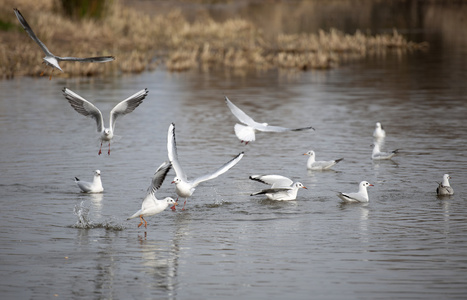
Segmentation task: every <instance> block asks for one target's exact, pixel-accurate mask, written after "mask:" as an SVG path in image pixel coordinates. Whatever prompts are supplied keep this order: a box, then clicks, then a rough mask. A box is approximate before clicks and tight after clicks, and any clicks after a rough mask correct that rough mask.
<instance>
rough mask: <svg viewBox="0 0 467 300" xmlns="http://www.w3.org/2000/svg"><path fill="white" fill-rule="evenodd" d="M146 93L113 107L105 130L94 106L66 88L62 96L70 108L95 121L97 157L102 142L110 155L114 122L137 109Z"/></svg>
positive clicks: (138, 93) (99, 114)
mask: <svg viewBox="0 0 467 300" xmlns="http://www.w3.org/2000/svg"><path fill="white" fill-rule="evenodd" d="M148 93H149V91H148V89H144V90H141V91H139V92H137V93H136V94H133V95H131V96H130V97H128V98H127V99H125V100H123V101H122V102H120V103H119V104H117V105H115V107H114V108H113V109H112V110H111V111H110V120H109V127H108V128H106V127H104V118H103V117H102V113H101V111H100V110H99V109H98V108H97V107H96V106H94V104H92V103H91V102H89V101H88V100H86V99H84V98H83V97H81V96H80V95H78V94H76V93H75V92H73V91H71V90H69V89H67V88H64V89H63V95H64V96H65V98H66V99H67V100H68V102H69V103H70V105H71V107H73V108H74V109H75V110H76V111H77V112H79V113H80V114H82V115H83V116H86V117H90V118H93V119H94V120H95V121H96V123H97V132H98V133H100V134H101V136H100V140H101V147H100V148H99V153H98V154H99V155H101V153H102V151H101V150H102V143H103V142H108V143H109V151H108V154H109V155H110V141H111V140H112V138H113V137H114V131H115V122H116V121H117V118H118V117H119V116H124V115H126V114H128V113H131V112H132V111H133V110H135V108H137V107H138V106H139V105H140V104H141V103H142V102H143V100H144V98H146V96H147V95H148Z"/></svg>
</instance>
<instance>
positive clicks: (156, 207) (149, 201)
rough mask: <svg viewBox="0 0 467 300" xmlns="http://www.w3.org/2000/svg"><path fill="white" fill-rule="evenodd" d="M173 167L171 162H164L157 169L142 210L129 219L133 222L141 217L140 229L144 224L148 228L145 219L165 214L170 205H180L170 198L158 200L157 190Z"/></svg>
mask: <svg viewBox="0 0 467 300" xmlns="http://www.w3.org/2000/svg"><path fill="white" fill-rule="evenodd" d="M171 166H172V165H171V163H170V162H164V163H162V164H161V165H160V166H159V168H157V170H156V173H155V174H154V177H153V178H152V181H151V185H150V186H149V188H148V191H147V193H146V197H145V198H144V200H143V203H142V204H141V209H140V210H138V211H137V212H135V213H134V214H133V215H132V216H131V217H129V218H128V219H127V220H131V219H133V218H137V217H139V219H140V220H141V222H140V223H139V225H138V228H139V227H141V225H143V222H144V228H148V222H146V220H145V219H144V217H149V216H153V215H155V214H158V213H160V212H163V211H164V210H165V209H166V208H167V207H168V206H169V205H170V204H173V205H174V206H175V205H178V203H177V202H175V200H174V199H172V198H170V197H166V198H164V199H162V200H158V199H157V198H156V192H157V190H159V188H160V187H161V185H162V183H163V182H164V179H165V177H166V176H167V173H169V171H170V168H171Z"/></svg>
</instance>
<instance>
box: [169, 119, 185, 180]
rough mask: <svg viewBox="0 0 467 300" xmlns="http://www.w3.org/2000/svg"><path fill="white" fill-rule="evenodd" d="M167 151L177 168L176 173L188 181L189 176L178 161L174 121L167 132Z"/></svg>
mask: <svg viewBox="0 0 467 300" xmlns="http://www.w3.org/2000/svg"><path fill="white" fill-rule="evenodd" d="M167 153H168V155H169V160H170V162H171V163H172V166H173V168H174V170H175V174H177V177H178V178H180V179H182V180H184V181H186V180H187V177H186V174H185V172H184V171H183V169H182V166H180V163H179V161H178V153H177V143H176V141H175V124H174V123H172V124H170V126H169V131H168V133H167Z"/></svg>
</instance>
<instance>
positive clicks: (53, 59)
mask: <svg viewBox="0 0 467 300" xmlns="http://www.w3.org/2000/svg"><path fill="white" fill-rule="evenodd" d="M14 11H15V14H16V17H17V18H18V20H19V22H20V23H21V26H23V28H24V30H25V31H26V32H27V33H28V35H29V36H30V37H31V39H33V41H34V42H36V43H37V44H38V45H39V47H41V49H42V51H44V53H45V57H44V58H43V59H44V63H45V64H46V66H51V67H52V73H53V70H55V69H59V70H60V71H62V72H63V70H62V68H60V66H59V65H58V63H59V62H60V61H78V62H107V61H112V60H114V59H115V57H113V56H98V57H86V58H79V57H60V56H56V55H54V54H53V53H52V52H50V51H49V49H47V47H46V46H45V45H44V43H42V41H41V40H39V38H38V37H37V36H36V34H35V33H34V31H32V29H31V27H30V26H29V24H28V22H26V19H25V18H24V17H23V15H22V14H21V13H20V12H19V10H18V9H16V8H14ZM54 68H55V69H54ZM42 75H44V72H42V73H41V76H42ZM50 79H52V74H50V77H49V80H50Z"/></svg>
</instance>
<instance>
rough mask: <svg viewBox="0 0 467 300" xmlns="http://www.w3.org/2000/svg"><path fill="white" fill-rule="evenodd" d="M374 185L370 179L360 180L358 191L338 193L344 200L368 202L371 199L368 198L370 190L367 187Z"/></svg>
mask: <svg viewBox="0 0 467 300" xmlns="http://www.w3.org/2000/svg"><path fill="white" fill-rule="evenodd" d="M369 186H373V185H372V184H370V183H369V182H368V181H362V182H360V184H359V186H358V192H357V193H341V192H339V194H337V196H338V197H339V198H341V199H342V200H343V201H344V202H350V203H357V202H368V201H369V200H370V199H369V198H368V191H367V190H366V188H367V187H369Z"/></svg>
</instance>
